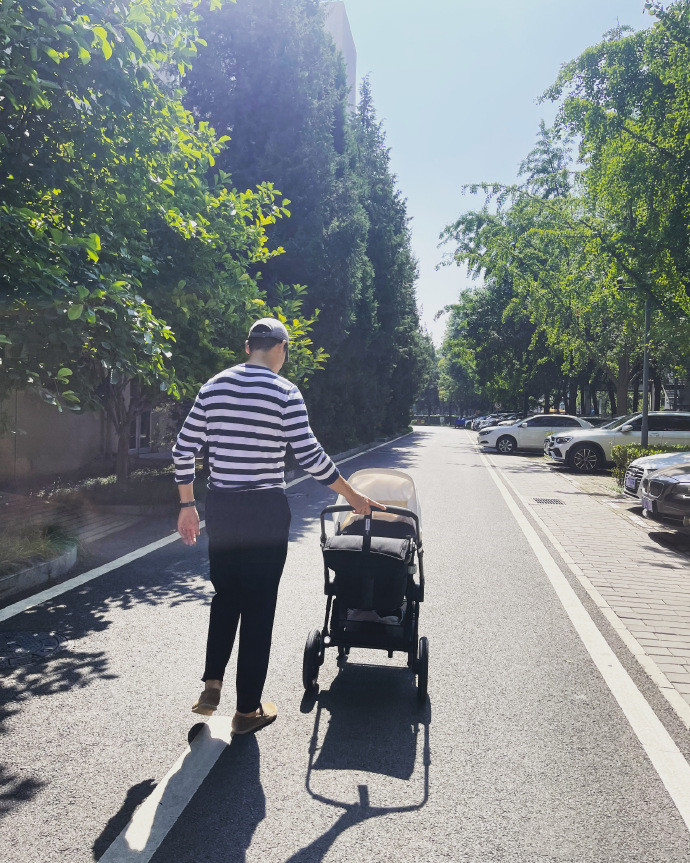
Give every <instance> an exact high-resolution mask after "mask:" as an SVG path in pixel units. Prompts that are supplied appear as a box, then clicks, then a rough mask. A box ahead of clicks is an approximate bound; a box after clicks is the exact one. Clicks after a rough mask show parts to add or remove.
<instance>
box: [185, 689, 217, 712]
mask: <svg viewBox="0 0 690 863" xmlns="http://www.w3.org/2000/svg"><path fill="white" fill-rule="evenodd" d="M219 703H220V689H204V691H203V692H202V693H201V695H200V696H199V698H198V699H197V701H196V704H195V705H194V706H193V707H192V713H200V714H201V715H202V716H211V715H213V711H214V710H216V709H217V708H218V704H219Z"/></svg>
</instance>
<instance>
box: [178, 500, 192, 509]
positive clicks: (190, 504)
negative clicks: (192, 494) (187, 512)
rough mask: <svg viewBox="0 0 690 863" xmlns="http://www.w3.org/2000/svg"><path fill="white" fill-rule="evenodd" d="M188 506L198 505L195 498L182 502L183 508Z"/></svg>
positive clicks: (181, 507) (181, 506)
mask: <svg viewBox="0 0 690 863" xmlns="http://www.w3.org/2000/svg"><path fill="white" fill-rule="evenodd" d="M186 506H196V501H195V500H188V501H186V502H185V503H180V509H183V508H184V507H186Z"/></svg>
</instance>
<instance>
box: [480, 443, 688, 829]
mask: <svg viewBox="0 0 690 863" xmlns="http://www.w3.org/2000/svg"><path fill="white" fill-rule="evenodd" d="M480 455H481V458H482V461H483V462H484V464H485V465H486V467H487V468H488V470H489V475H490V476H491V478H492V480H493V481H494V483H495V484H496V487H497V488H498V490H499V492H500V493H501V496H502V497H503V499H504V500H505V502H506V504H507V506H508V508H509V509H510V511H511V513H512V515H513V517H514V518H515V520H516V521H517V523H518V525H519V527H520V529H521V530H522V532H523V534H524V535H525V538H526V539H527V542H528V543H529V544H530V546H531V547H532V550H533V551H534V553H535V555H536V557H537V560H538V561H539V563H540V565H541V567H542V569H543V570H544V573H545V574H546V577H547V578H548V579H549V581H550V582H551V585H552V587H553V589H554V590H555V592H556V595H557V596H558V598H559V600H560V602H561V604H562V605H563V608H564V609H565V611H566V613H567V615H568V617H569V618H570V621H571V623H572V624H573V626H574V628H575V631H576V632H577V634H578V635H579V636H580V638H581V640H582V642H583V644H584V645H585V647H586V649H587V652H588V653H589V655H590V656H591V658H592V661H593V662H594V664H595V666H596V667H597V669H598V671H599V673H600V674H601V676H602V677H603V678H604V681H605V682H606V685H607V686H608V687H609V689H610V690H611V693H612V694H613V696H614V698H615V699H616V701H617V702H618V704H619V706H620V708H621V710H622V711H623V713H624V715H625V717H626V719H627V720H628V722H629V723H630V726H631V728H632V729H633V731H634V732H635V734H636V735H637V738H638V740H639V741H640V743H641V744H642V747H643V749H644V751H645V752H646V753H647V757H648V758H649V760H650V761H651V763H652V765H653V767H654V769H655V770H656V772H657V773H658V775H659V777H660V779H661V781H662V782H663V783H664V786H665V788H666V790H667V791H668V793H669V795H670V797H671V799H672V800H673V802H674V803H675V805H676V808H677V809H678V812H679V813H680V816H681V818H682V819H683V821H684V822H685V826H686V827H687V828H688V829H689V830H690V765H688V762H687V761H686V760H685V758H684V756H683V754H682V752H681V751H680V749H678V747H677V746H676V744H675V743H674V741H673V738H672V737H671V735H670V734H669V733H668V731H666V729H665V728H664V726H663V724H662V723H661V721H660V720H659V718H658V717H657V715H656V714H655V713H654V711H653V710H652V708H651V707H650V705H649V704H648V703H647V701H646V699H645V698H644V696H643V695H642V693H641V692H640V690H639V689H638V688H637V686H636V685H635V683H634V681H633V680H632V678H631V677H630V675H629V674H628V672H627V671H626V670H625V668H623V665H622V664H621V662H620V660H619V659H618V657H617V656H616V654H615V653H614V652H613V650H612V649H611V647H610V646H609V644H608V642H607V641H606V639H605V638H604V636H603V635H602V634H601V632H600V631H599V630H598V629H597V626H596V624H595V623H594V621H593V620H592V618H591V617H590V615H589V613H588V612H587V609H586V608H585V607H584V605H583V604H582V602H581V601H580V599H579V598H578V596H577V594H576V593H575V591H574V590H573V588H572V587H571V586H570V583H569V582H568V580H567V578H566V577H565V575H564V574H563V573H562V572H561V570H560V567H559V566H558V564H557V563H556V561H555V560H554V558H553V557H552V556H551V554H550V553H549V550H548V549H547V548H546V546H545V545H544V543H543V542H542V540H541V539H540V538H539V535H538V534H537V532H536V530H535V529H534V527H532V525H531V524H530V522H529V521H528V519H527V518H526V516H525V515H524V514H523V512H522V510H521V509H520V507H519V506H518V504H517V503H516V501H515V499H514V498H513V496H512V495H511V494H510V492H509V491H508V484H507V482H506V481H504V478H503V477H502V476H499V472H498V469H497V468H496V467H495V466H494V465H492V464H491V462H490V461H489V460H488V459H487V458H486V456H485V455H484V454H483V453H481V454H480ZM530 511H531V507H530Z"/></svg>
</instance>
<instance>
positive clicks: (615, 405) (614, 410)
mask: <svg viewBox="0 0 690 863" xmlns="http://www.w3.org/2000/svg"><path fill="white" fill-rule="evenodd" d="M606 387H607V389H608V391H609V402H610V404H611V416H613V417H615V416H617V415H618V402H617V401H616V388H615V387H614V385H613V384H612V383H611V381H608V382H607V384H606Z"/></svg>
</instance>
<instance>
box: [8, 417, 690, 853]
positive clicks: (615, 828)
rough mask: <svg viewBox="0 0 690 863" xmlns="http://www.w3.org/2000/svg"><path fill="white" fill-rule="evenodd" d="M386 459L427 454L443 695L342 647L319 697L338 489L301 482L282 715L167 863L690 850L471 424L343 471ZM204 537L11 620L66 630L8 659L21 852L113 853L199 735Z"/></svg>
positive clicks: (281, 651) (381, 658) (175, 834)
mask: <svg viewBox="0 0 690 863" xmlns="http://www.w3.org/2000/svg"><path fill="white" fill-rule="evenodd" d="M373 466H380V467H396V468H400V469H403V470H406V471H409V472H410V473H411V474H412V476H413V477H414V479H415V482H416V483H417V486H418V488H419V491H420V495H421V499H422V505H423V526H424V544H425V551H426V553H425V569H426V583H427V593H426V601H425V603H424V604H423V606H422V611H421V619H420V634H423V635H427V636H428V638H429V642H430V656H431V661H430V675H429V702H428V704H427V705H426V707H424V708H421V709H420V708H419V707H418V706H417V703H416V698H415V690H414V686H413V683H412V679H411V677H410V675H409V673H408V671H407V669H406V667H405V662H404V660H403V658H402V657H399V656H396V657H395V658H393V659H388V658H387V657H386V655H385V654H380V655H379V654H374V653H372V652H367V651H353V652H352V654H351V656H350V661H349V662H348V663H347V665H346V666H345V667H344V668H343V669H342V670H340V671H339V670H338V668H337V665H336V657H335V653H334V651H332V650H331V651H328V652H327V654H326V662H325V665H324V666H323V668H322V669H321V676H320V684H321V689H320V691H319V693H318V696H317V697H316V698H315V699H314V698H312V699H310V700H304V699H303V698H302V695H303V691H302V688H301V660H302V650H303V646H304V639H305V637H306V635H307V633H308V631H309V630H310V629H312V628H313V627H317V626H320V625H321V624H322V620H323V614H324V610H325V597H324V596H323V592H322V588H323V575H322V564H321V554H320V549H319V539H318V535H319V529H318V513H319V511H320V510H321V508H322V507H323V506H324V505H326V504H327V503H329V502H332V495H330V494H329V492H328V491H327V490H325V491H324V490H323V489H322V488H321V487H320V486H318V485H317V484H316V483H315V482H313V481H312V480H310V479H308V480H306V481H305V482H303V483H300V484H299V485H297V486H295V487H294V488H292V489H290V490H289V493H290V504H291V508H292V512H293V522H292V535H291V546H290V552H289V555H288V563H287V566H286V570H285V574H284V576H283V581H282V584H281V593H280V598H279V607H278V614H277V619H276V627H275V635H274V648H273V655H272V656H273V658H272V665H271V669H270V671H269V678H268V681H267V686H266V690H265V696H266V697H267V698H270V699H272V700H274V701H276V703H277V704H278V706H279V710H280V715H279V718H278V721H277V722H276V723H275V724H274V725H272V726H271V727H269V728H267V729H265V730H263V731H262V732H261V733H260V734H258V735H257V736H256V737H250V738H239V739H235V740H233V742H232V744H231V745H230V746H228V747H227V748H226V749H225V750H224V752H223V753H222V754H221V756H220V757H219V759H218V761H217V762H216V764H215V766H214V767H213V768H212V769H211V771H210V773H208V775H207V776H206V778H205V780H204V781H203V782H202V783H201V785H200V787H199V788H198V790H197V791H196V793H195V794H194V796H193V798H192V800H191V802H190V803H189V805H188V806H187V807H186V808H185V809H184V811H183V813H182V814H181V816H180V818H179V819H178V820H177V822H176V823H175V825H174V826H173V827H172V829H171V830H170V832H169V833H168V835H167V837H166V838H165V839H164V841H163V842H162V844H161V845H160V847H159V848H158V850H157V851H156V852H155V854H154V856H153V857H152V858H151V859H152V860H153V861H154V863H198V861H204V863H221V861H222V863H235V861H238V863H239V861H244V860H247V861H265V863H317V861H326V863H341V861H342V863H344V861H348V863H351V861H364V863H384V861H413V860H423V861H425V863H436V861H492V863H493V861H530V863H531V861H574V863H585V861H586V863H609V861H620V863H633V861H640V863H657V861H658V863H675V861H678V863H680V861H687V860H689V859H690V835H689V834H688V830H687V828H686V826H685V824H684V822H683V821H682V819H681V817H680V815H679V813H678V810H677V809H676V807H675V806H674V804H673V802H672V800H671V798H670V797H669V794H668V792H667V791H666V789H665V787H664V785H663V783H662V781H661V779H660V778H659V775H658V774H657V773H656V771H655V769H654V768H653V766H652V764H651V762H650V760H649V759H648V757H647V755H646V754H645V752H644V750H643V749H642V746H641V745H640V743H639V741H638V739H637V737H636V736H635V734H634V733H633V731H632V729H631V727H630V725H629V724H628V721H627V720H626V718H625V716H624V714H623V712H622V711H621V709H620V707H619V706H618V704H617V702H616V700H615V699H614V697H613V695H612V694H611V692H610V691H609V689H608V688H607V686H606V684H605V683H604V680H603V678H602V677H601V675H600V674H599V672H598V671H597V669H596V667H595V666H594V665H593V663H592V661H591V659H590V657H589V655H588V653H587V652H586V650H585V647H584V646H583V644H582V642H581V640H580V638H579V636H578V635H577V634H576V632H575V630H574V629H573V627H572V625H571V623H570V621H569V619H568V617H567V615H566V613H565V611H564V609H563V606H562V605H561V603H560V601H559V600H558V598H557V596H556V594H555V593H554V590H553V588H552V587H551V584H550V583H549V581H548V580H547V578H546V576H545V574H544V572H543V570H542V569H541V567H540V566H539V564H538V562H537V559H536V557H535V553H534V552H533V551H532V549H531V547H530V546H529V544H528V543H527V541H526V539H525V536H524V535H523V533H522V531H521V529H520V527H519V525H518V524H517V522H516V521H515V518H514V517H513V515H512V514H511V512H510V510H509V509H508V508H507V506H506V504H505V501H504V500H503V499H502V497H501V495H500V493H499V491H498V489H497V487H496V485H495V484H494V483H493V481H492V480H491V478H490V476H489V473H488V471H487V469H486V467H485V465H484V463H483V462H482V460H481V458H480V456H479V454H478V453H476V452H475V449H474V446H473V436H470V435H468V434H467V433H465V432H464V431H455V430H452V429H419V430H417V431H416V432H415V433H414V435H412V436H409V437H407V438H404V439H403V440H401V441H399V442H397V443H395V444H392V445H388V446H385V447H383V448H381V449H379V450H377V451H376V452H374V453H371V454H369V455H363V456H361V457H358V458H357V459H355V460H353V461H350V462H349V463H348V464H347V465H346V466H345V468H344V472H345V474H346V476H347V475H349V473H350V472H351V471H354V470H355V469H359V468H361V467H373ZM204 546H205V543H204V541H202V542H201V543H200V544H199V545H198V546H197V547H196V548H194V549H187V548H185V547H183V546H182V544H181V543H174V544H172V545H170V546H168V547H166V548H164V549H162V550H160V551H158V552H155V553H153V554H151V555H149V556H148V557H145V558H143V559H141V560H139V561H136V562H135V563H133V564H130V565H128V566H125V567H122V568H120V569H118V570H116V571H114V572H111V573H109V574H107V575H104V576H102V577H100V578H99V579H97V580H95V581H94V582H92V583H90V584H88V585H85V586H83V587H82V588H79V589H77V590H73V591H71V592H68V593H66V594H64V595H63V596H61V597H59V598H57V599H55V600H53V601H51V602H50V603H46V604H44V605H42V606H39V607H37V608H35V609H32V610H30V611H27V612H25V613H23V614H21V615H18V616H16V617H14V618H12V619H10V620H7V621H5V622H4V623H3V624H2V625H0V636H4V637H7V636H8V634H9V633H15V637H17V635H16V634H19V636H22V635H23V636H24V637H26V636H27V634H33V635H36V634H40V633H44V634H46V635H45V636H43V642H42V643H44V644H48V643H49V637H48V636H49V635H52V636H55V635H57V636H58V637H59V640H60V644H61V651H60V652H59V653H57V654H56V655H55V656H54V657H53V658H52V659H50V660H48V661H43V662H39V663H36V664H33V665H30V666H25V667H20V668H17V669H13V670H12V669H5V670H4V671H3V675H4V680H3V689H2V697H1V700H0V748H1V754H0V815H1V816H2V817H0V859H1V860H2V861H7V863H15V861H22V863H57V861H59V863H86V861H92V860H97V859H99V858H100V857H101V856H102V855H103V854H104V852H105V851H106V850H107V849H108V847H109V846H110V845H111V843H112V842H113V840H114V839H115V838H116V836H117V835H118V834H119V833H120V831H121V830H122V829H123V827H124V826H125V825H126V824H127V822H128V820H129V818H130V817H131V815H132V813H133V812H134V810H135V808H136V807H137V805H138V804H139V803H140V802H141V801H142V800H144V798H146V797H147V796H148V794H150V792H151V791H152V789H153V788H154V787H155V785H156V784H157V783H158V782H159V781H160V780H161V778H162V777H163V776H165V774H166V773H167V772H168V770H169V769H170V767H171V766H172V765H173V764H174V762H175V761H176V759H177V758H178V757H179V756H180V755H181V753H182V752H184V750H185V747H186V745H187V737H188V733H189V732H190V729H191V728H192V726H194V725H195V721H196V717H194V716H193V714H192V713H191V712H190V711H189V707H190V706H191V704H192V702H193V701H194V699H195V698H196V696H197V694H198V690H199V676H200V674H201V671H202V660H203V649H204V644H205V637H206V623H207V613H208V601H209V590H208V587H207V584H206V580H205V576H206V571H207V566H206V563H205V547H204ZM50 643H52V642H50ZM232 679H233V675H232V671H231V669H229V672H228V681H229V685H228V691H227V693H226V694H225V697H224V699H223V701H222V702H221V708H222V709H221V711H220V712H221V713H224V714H226V715H228V716H230V715H231V714H232V712H233V709H234V703H233V698H232V685H231V684H232ZM676 733H677V731H676ZM683 742H684V741H679V743H683ZM131 859H132V860H133V861H136V860H139V859H141V860H143V859H144V858H143V857H141V855H137V854H132V856H131Z"/></svg>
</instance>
